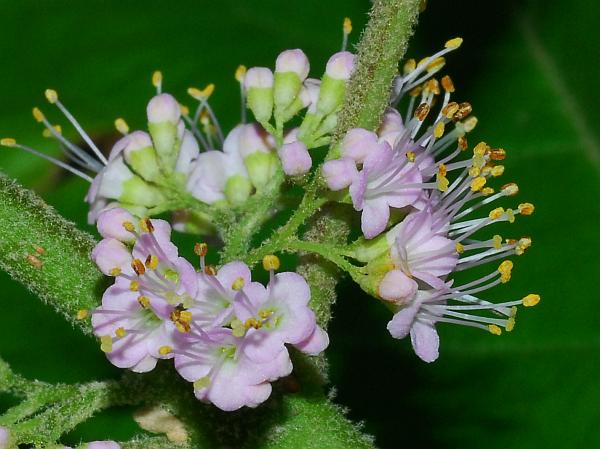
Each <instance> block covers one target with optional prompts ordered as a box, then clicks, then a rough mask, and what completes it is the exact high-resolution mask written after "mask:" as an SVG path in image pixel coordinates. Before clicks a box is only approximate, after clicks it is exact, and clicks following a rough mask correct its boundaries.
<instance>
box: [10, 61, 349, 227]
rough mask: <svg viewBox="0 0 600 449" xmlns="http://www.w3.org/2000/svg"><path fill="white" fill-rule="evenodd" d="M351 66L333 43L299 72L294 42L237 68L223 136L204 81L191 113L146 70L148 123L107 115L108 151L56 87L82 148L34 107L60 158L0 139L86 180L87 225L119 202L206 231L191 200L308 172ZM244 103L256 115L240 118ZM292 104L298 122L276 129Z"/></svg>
mask: <svg viewBox="0 0 600 449" xmlns="http://www.w3.org/2000/svg"><path fill="white" fill-rule="evenodd" d="M353 67H354V55H352V54H351V53H349V52H346V51H342V52H339V53H336V54H334V55H333V56H332V57H331V58H330V60H329V62H328V63H327V67H326V71H325V74H324V75H323V77H322V79H316V78H308V73H309V70H310V65H309V62H308V58H307V57H306V55H305V54H304V53H303V52H302V50H299V49H296V50H286V51H284V52H283V53H281V54H280V55H279V57H278V58H277V60H276V64H275V71H274V72H273V71H271V70H270V69H268V68H265V67H253V68H251V69H249V70H246V68H245V67H244V66H240V67H239V68H238V70H237V71H236V79H237V80H238V81H239V82H240V86H241V94H242V123H240V124H239V125H237V126H236V127H234V128H233V129H232V130H231V131H230V132H229V133H228V134H227V135H226V136H224V134H223V132H222V129H221V126H220V124H219V121H218V120H217V118H216V116H215V114H214V112H213V109H212V108H211V106H210V104H209V98H210V97H211V95H212V94H213V92H214V89H215V86H214V85H213V84H209V85H208V86H207V87H205V88H204V89H198V88H194V87H191V88H189V89H188V94H189V95H190V96H191V97H192V98H193V99H194V100H195V101H197V102H198V105H197V107H196V109H195V112H194V113H193V114H192V113H191V112H190V110H189V108H188V107H186V106H183V105H181V104H180V103H179V102H178V101H177V100H176V99H175V98H174V97H173V96H172V95H170V94H167V93H163V92H162V81H163V80H162V74H161V73H160V72H156V73H154V76H153V79H152V82H153V84H154V86H155V87H156V91H157V94H156V96H155V97H153V98H152V99H151V100H150V102H149V103H148V107H147V111H146V112H147V118H148V131H147V132H146V131H130V129H129V126H128V125H127V123H126V122H125V120H123V119H122V118H119V119H117V120H116V121H115V126H116V128H117V130H118V131H119V132H120V133H121V134H123V137H122V138H121V139H120V140H118V141H117V142H116V143H115V144H114V146H113V147H112V149H111V151H110V153H109V155H108V157H105V156H104V154H102V152H101V151H100V149H99V148H98V146H97V145H96V144H95V143H94V142H93V140H92V139H91V138H90V137H89V135H88V134H87V133H86V132H85V131H84V129H83V128H82V126H81V125H80V124H79V122H78V121H77V120H76V119H75V117H74V116H73V115H72V114H71V113H70V112H69V110H68V109H67V108H66V107H65V105H64V104H63V103H62V102H61V101H60V99H59V96H58V93H57V92H56V91H55V90H53V89H47V90H46V92H45V95H46V99H47V100H48V102H49V103H50V104H53V105H55V106H56V107H58V109H59V110H60V111H61V112H62V113H63V115H64V116H65V117H66V118H67V119H68V121H69V122H70V123H71V124H72V125H73V127H74V128H75V130H76V131H77V132H78V134H79V136H80V137H81V139H83V141H84V142H85V143H86V145H87V146H89V148H90V149H91V154H90V152H88V151H86V150H85V149H84V148H82V147H81V146H78V145H77V144H76V143H74V142H73V141H71V140H69V139H67V138H66V137H65V136H64V135H63V132H62V128H61V127H60V125H53V124H52V123H51V122H50V121H49V120H48V118H47V117H46V116H45V115H44V113H43V112H42V111H41V110H40V109H39V108H37V107H36V108H34V109H33V116H34V118H35V119H36V121H38V122H40V123H42V124H43V125H44V127H45V130H44V133H45V135H46V136H48V137H53V138H55V139H56V140H57V141H58V142H59V144H60V147H61V149H62V150H63V152H64V154H65V156H66V157H67V159H68V160H69V164H67V163H65V162H63V161H61V160H58V159H54V158H52V157H50V156H47V155H46V154H44V153H40V152H39V151H37V150H35V149H33V148H30V147H28V146H26V145H22V144H20V143H17V142H16V141H15V140H14V139H12V138H6V139H2V141H1V142H0V143H1V144H2V145H4V146H9V147H16V148H20V149H22V150H24V151H27V152H29V153H33V154H35V155H37V156H39V157H42V158H44V159H47V160H49V161H51V162H53V163H54V164H56V165H58V166H60V167H62V168H64V169H66V170H68V171H70V172H71V173H73V174H75V175H77V176H79V177H81V178H83V179H85V180H87V181H89V182H90V183H91V187H90V189H89V191H88V193H87V196H86V198H85V199H86V201H87V202H88V203H89V204H90V212H89V215H88V221H89V223H90V224H93V223H95V222H96V220H97V218H98V215H99V213H100V212H101V211H102V210H105V209H107V208H111V207H123V208H125V209H127V210H129V211H130V212H132V213H135V214H137V215H140V216H147V215H149V216H153V215H157V214H159V213H161V212H165V211H169V210H170V211H175V212H176V214H175V223H174V224H175V227H176V228H177V229H178V230H186V231H192V232H197V233H208V232H209V231H210V230H211V225H212V222H211V217H210V214H207V213H205V212H204V211H198V210H194V209H193V207H192V208H190V204H193V202H194V200H197V201H198V202H200V203H201V204H205V205H210V206H214V207H217V208H219V207H220V208H231V207H236V206H240V205H243V204H244V203H245V202H246V200H247V199H248V198H249V197H250V196H251V195H253V194H255V193H260V192H262V190H264V189H265V187H266V186H267V185H268V184H269V182H270V181H271V180H272V179H273V178H276V177H277V176H276V174H277V172H278V171H283V172H284V173H285V174H286V175H288V176H300V175H304V174H306V173H308V172H309V170H310V169H311V167H312V158H311V155H310V153H309V149H312V148H317V147H321V146H323V145H325V144H327V143H328V142H329V140H330V134H331V132H332V131H333V130H334V128H335V126H336V124H337V113H338V111H339V109H340V108H341V105H342V101H343V98H344V94H345V89H346V83H347V80H348V79H349V77H350V75H351V73H352V70H353ZM246 105H247V107H248V108H250V110H251V111H252V112H253V114H254V116H255V118H256V120H257V122H258V123H246V114H245V110H244V108H245V106H246ZM302 111H304V116H303V117H302V121H301V124H300V126H299V127H296V128H285V125H286V124H287V123H288V122H289V121H290V120H292V119H293V118H294V117H295V116H296V115H298V114H299V113H300V112H302ZM271 122H272V123H271ZM86 171H87V172H93V173H94V176H93V177H90V176H89V175H88V174H87V173H86ZM190 209H191V210H190Z"/></svg>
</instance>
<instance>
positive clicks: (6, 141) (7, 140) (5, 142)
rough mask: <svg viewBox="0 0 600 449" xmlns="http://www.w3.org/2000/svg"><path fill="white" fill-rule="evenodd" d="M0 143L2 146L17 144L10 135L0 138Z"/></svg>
mask: <svg viewBox="0 0 600 449" xmlns="http://www.w3.org/2000/svg"><path fill="white" fill-rule="evenodd" d="M0 145H2V146H3V147H14V146H16V145H17V141H16V140H15V139H12V138H10V137H5V138H4V139H0Z"/></svg>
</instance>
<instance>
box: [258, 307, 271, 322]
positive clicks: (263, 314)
mask: <svg viewBox="0 0 600 449" xmlns="http://www.w3.org/2000/svg"><path fill="white" fill-rule="evenodd" d="M272 315H273V311H272V310H269V309H267V310H260V311H259V312H258V316H259V317H260V318H261V319H263V320H266V319H267V318H269V317H270V316H272Z"/></svg>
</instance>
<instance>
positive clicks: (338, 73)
mask: <svg viewBox="0 0 600 449" xmlns="http://www.w3.org/2000/svg"><path fill="white" fill-rule="evenodd" d="M353 69H354V55H353V54H352V53H349V52H347V51H342V52H339V53H336V54H334V55H333V56H332V57H331V58H329V62H328V63H327V68H326V70H325V75H324V76H323V79H322V82H321V91H320V93H319V101H318V102H317V112H318V113H320V114H323V115H327V114H331V113H332V112H335V111H337V110H338V109H339V108H340V107H341V105H342V102H343V100H344V95H345V94H346V82H347V81H348V79H349V78H350V75H351V74H352V70H353Z"/></svg>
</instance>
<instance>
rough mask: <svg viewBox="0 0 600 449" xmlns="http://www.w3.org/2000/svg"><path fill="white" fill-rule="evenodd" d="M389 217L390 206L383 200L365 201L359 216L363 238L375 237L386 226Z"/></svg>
mask: <svg viewBox="0 0 600 449" xmlns="http://www.w3.org/2000/svg"><path fill="white" fill-rule="evenodd" d="M389 219H390V208H389V206H388V205H387V203H386V202H385V200H380V199H377V200H368V201H365V204H364V205H363V210H362V216H361V217H360V223H361V229H362V231H363V234H364V236H365V238H367V239H372V238H373V237H377V236H378V235H379V234H381V233H382V232H383V231H385V228H386V227H387V224H388V220H389Z"/></svg>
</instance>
